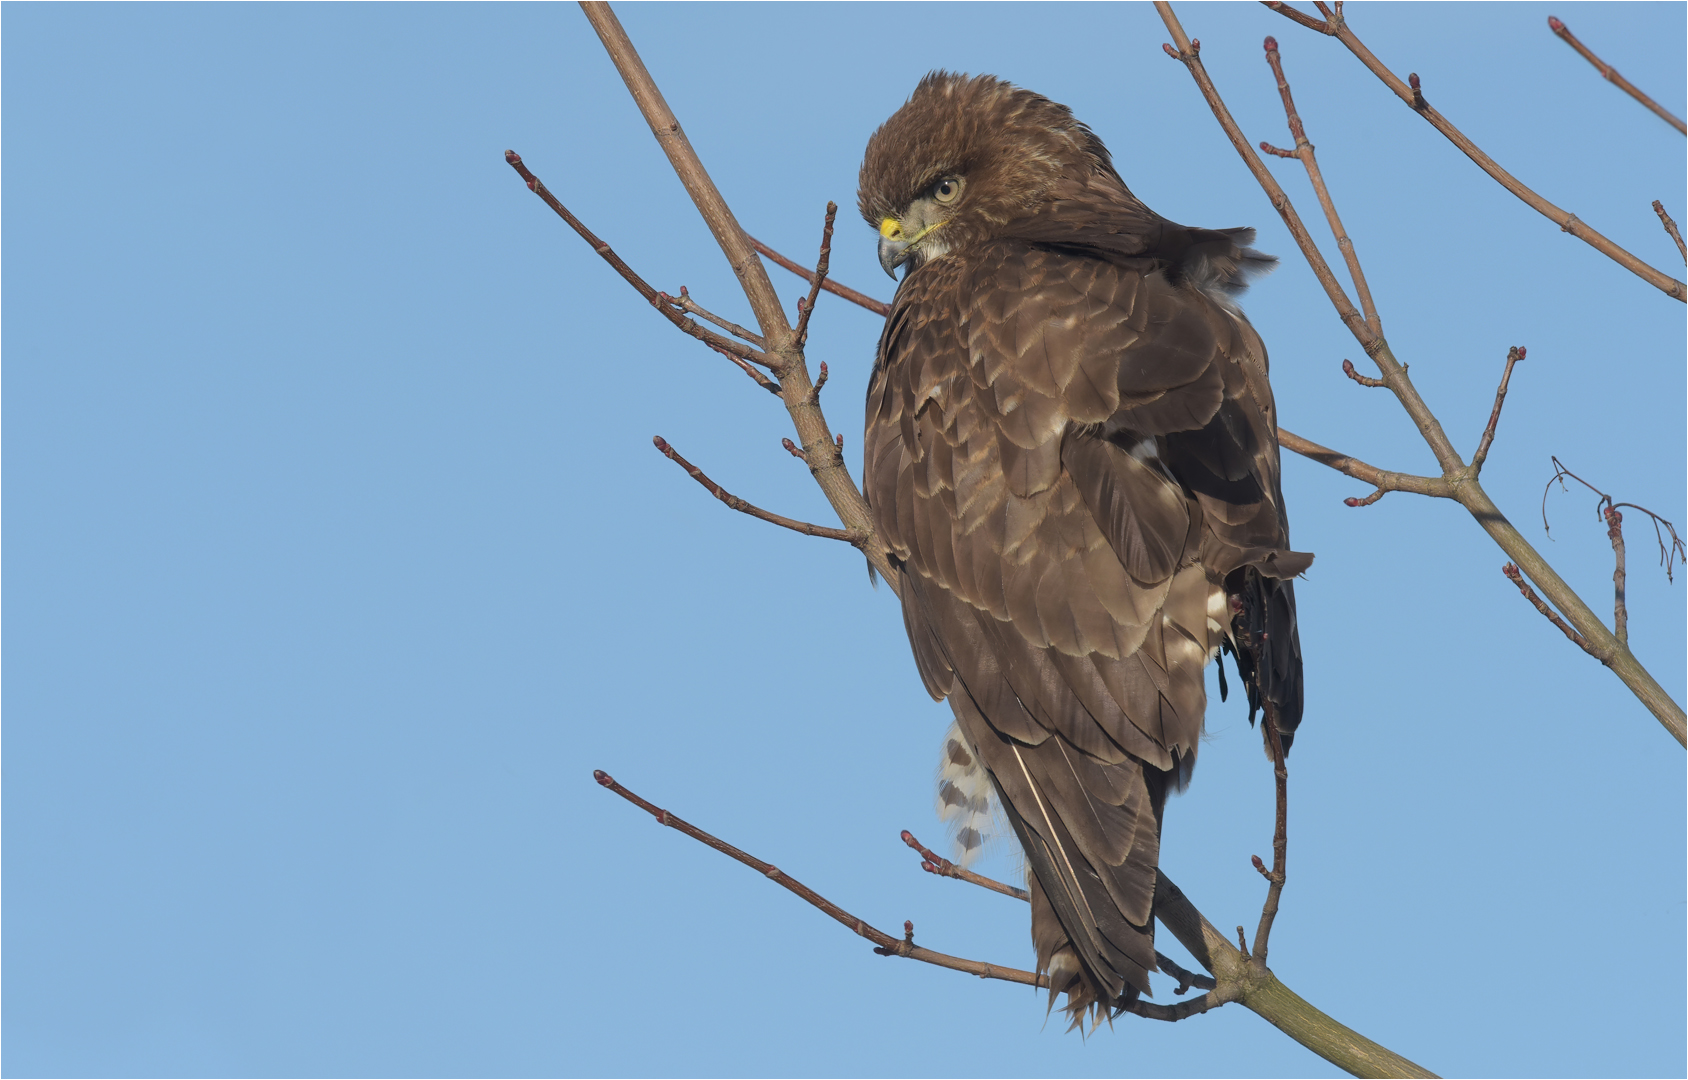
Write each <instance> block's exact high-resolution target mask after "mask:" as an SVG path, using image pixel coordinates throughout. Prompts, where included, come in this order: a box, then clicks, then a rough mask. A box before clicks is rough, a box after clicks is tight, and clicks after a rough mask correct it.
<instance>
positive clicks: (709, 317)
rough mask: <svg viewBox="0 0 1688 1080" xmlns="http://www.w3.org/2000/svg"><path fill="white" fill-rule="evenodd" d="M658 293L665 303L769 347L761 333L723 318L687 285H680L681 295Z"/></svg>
mask: <svg viewBox="0 0 1688 1080" xmlns="http://www.w3.org/2000/svg"><path fill="white" fill-rule="evenodd" d="M657 295H658V296H660V297H662V300H663V302H664V303H667V304H673V305H674V306H675V307H677V308H679V309H680V310H681V311H687V312H690V313H691V314H693V315H696V316H697V317H698V318H700V319H703V320H704V321H706V322H712V323H714V324H715V325H716V326H719V327H720V328H721V329H723V330H725V331H726V332H727V333H729V334H732V335H733V336H735V337H741V338H743V339H744V340H746V341H749V342H752V343H754V344H756V345H757V346H758V347H761V348H767V345H768V343H767V341H766V340H764V339H763V337H762V335H761V334H758V333H756V332H755V331H753V330H747V329H745V328H744V327H742V326H740V325H739V324H738V323H736V322H733V321H732V320H731V319H723V318H722V317H721V316H719V315H717V314H715V313H714V312H713V311H710V310H709V309H708V308H706V307H704V306H703V305H702V304H700V303H698V302H697V301H696V300H693V299H692V294H691V293H689V292H687V291H686V287H685V286H684V285H682V286H680V295H679V296H670V295H668V294H667V293H658V294H657Z"/></svg>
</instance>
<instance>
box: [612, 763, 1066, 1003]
mask: <svg viewBox="0 0 1688 1080" xmlns="http://www.w3.org/2000/svg"><path fill="white" fill-rule="evenodd" d="M592 778H593V779H594V780H596V781H597V782H598V783H599V785H601V786H603V787H606V788H608V789H609V790H611V791H613V792H615V793H616V794H617V795H620V796H621V797H622V798H624V799H626V800H627V801H628V802H630V803H632V804H633V805H634V806H637V807H639V808H640V809H641V810H643V811H645V812H646V813H648V814H650V815H651V816H653V817H655V818H656V820H657V823H658V824H660V825H667V826H668V827H669V828H671V829H678V830H679V831H680V832H683V833H685V834H686V835H687V836H689V837H691V838H692V839H693V840H696V841H698V842H699V843H701V844H704V845H706V846H708V847H712V848H714V849H715V850H716V851H719V852H720V853H721V854H723V855H726V856H727V857H728V858H731V859H736V860H738V861H739V862H741V863H743V864H744V865H746V866H748V867H750V868H751V869H752V870H755V871H756V872H757V873H759V874H761V875H762V876H763V877H766V878H768V879H769V880H770V881H772V882H774V883H775V884H777V885H780V886H782V887H784V888H786V889H789V890H790V891H791V892H794V893H796V894H797V895H798V896H799V897H801V898H802V899H803V900H804V901H805V902H807V903H808V904H810V905H812V906H813V907H816V908H819V909H820V910H821V911H822V912H824V913H825V914H826V915H827V916H828V917H830V918H832V919H834V920H836V921H837V922H839V923H841V924H843V925H844V926H846V927H848V928H849V929H850V930H851V931H852V932H854V933H856V934H858V935H860V936H861V937H864V938H867V939H868V940H869V941H871V942H873V943H874V945H875V946H876V948H875V949H874V950H873V951H874V952H876V953H878V954H879V955H881V956H901V957H906V958H907V959H910V960H919V961H921V962H922V963H926V964H935V965H937V966H938V967H944V968H949V969H950V970H951V971H965V972H966V973H967V974H969V975H977V976H978V977H979V978H981V979H1001V980H1002V981H1004V982H1014V983H1020V984H1022V985H1025V986H1037V987H1044V988H1047V987H1048V985H1049V983H1048V980H1047V979H1045V978H1044V977H1043V976H1041V975H1038V974H1036V973H1034V972H1030V971H1020V970H1018V969H1016V968H1011V967H1003V966H1002V965H1000V964H986V963H982V962H981V961H978V960H963V959H961V958H960V957H958V956H949V955H946V954H944V953H941V952H934V951H933V950H931V949H925V948H921V947H920V946H918V945H916V944H914V941H913V937H914V928H913V927H912V926H909V925H908V924H907V923H905V924H904V926H905V928H906V933H905V936H903V937H900V938H896V937H892V936H891V935H890V934H887V933H886V932H885V931H883V930H880V929H877V928H876V927H873V926H870V925H868V924H867V923H865V922H863V921H862V920H861V919H858V918H856V916H854V915H852V914H850V913H849V912H848V911H845V910H844V909H843V908H841V907H839V906H838V905H837V904H834V903H833V902H832V901H831V900H828V899H827V898H826V897H824V896H822V895H821V894H820V893H817V892H816V891H815V890H813V889H811V888H809V887H808V886H807V885H805V884H803V883H802V882H801V881H798V880H797V879H796V878H794V877H792V876H791V875H790V874H787V873H785V872H784V871H783V870H781V869H780V868H779V867H777V866H774V865H772V864H771V863H765V862H763V861H762V860H761V859H758V858H757V857H756V856H754V855H750V854H747V853H746V852H743V851H740V850H739V849H738V848H736V847H734V846H733V845H731V844H729V843H727V842H726V841H725V840H720V839H717V838H716V837H714V836H712V835H710V834H709V833H707V832H704V831H703V830H702V829H700V828H698V827H697V826H696V825H693V824H692V823H690V822H688V821H683V820H681V819H680V818H678V817H676V816H675V815H673V814H670V813H669V812H668V811H666V810H664V809H662V808H661V807H658V806H655V805H653V804H651V803H649V802H646V801H645V800H644V799H641V798H640V797H639V796H637V795H635V794H634V793H633V792H631V791H629V790H627V789H626V788H624V787H622V786H621V785H620V784H618V783H616V782H615V778H614V777H612V776H610V774H609V773H606V772H604V771H603V770H602V769H594V770H593V771H592Z"/></svg>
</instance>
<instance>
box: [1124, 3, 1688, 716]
mask: <svg viewBox="0 0 1688 1080" xmlns="http://www.w3.org/2000/svg"><path fill="white" fill-rule="evenodd" d="M1269 6H1272V7H1273V8H1274V10H1277V11H1279V12H1281V13H1283V14H1286V15H1288V14H1289V12H1290V10H1292V9H1287V8H1286V6H1285V5H1283V4H1275V5H1269ZM1155 9H1156V10H1157V11H1158V12H1159V13H1160V16H1161V21H1162V22H1164V23H1165V24H1166V28H1167V30H1168V31H1169V32H1170V33H1171V34H1172V38H1173V41H1174V42H1175V43H1176V48H1175V47H1174V46H1173V45H1164V46H1162V48H1164V49H1165V50H1166V52H1167V55H1169V56H1171V57H1172V58H1173V59H1175V60H1178V61H1179V62H1181V63H1182V64H1183V65H1184V66H1185V68H1186V69H1187V70H1188V71H1189V72H1190V75H1191V77H1192V78H1193V79H1194V80H1195V82H1196V86H1197V87H1198V88H1199V89H1200V90H1201V93H1202V96H1203V98H1205V99H1206V101H1207V103H1208V107H1209V108H1210V109H1211V110H1212V111H1213V115H1214V118H1215V119H1216V120H1218V121H1219V126H1220V127H1221V128H1222V129H1223V130H1224V132H1225V134H1226V137H1227V138H1229V139H1230V140H1231V145H1232V146H1234V147H1235V148H1236V150H1237V153H1238V154H1239V155H1241V157H1242V159H1243V162H1244V164H1246V165H1247V166H1248V169H1249V171H1250V172H1251V173H1252V174H1253V175H1254V177H1255V179H1256V180H1257V181H1258V182H1259V183H1260V186H1261V188H1263V189H1264V190H1265V192H1266V194H1267V196H1268V197H1269V198H1270V199H1271V201H1272V206H1273V208H1274V209H1276V210H1277V211H1278V214H1279V216H1280V217H1282V218H1283V220H1284V223H1285V225H1286V226H1287V227H1288V228H1289V231H1290V235H1291V236H1293V237H1294V238H1295V242H1296V245H1297V246H1298V247H1300V248H1301V253H1302V255H1303V256H1304V257H1305V258H1306V259H1307V262H1308V265H1309V266H1311V267H1312V269H1313V273H1314V276H1315V277H1317V278H1318V279H1319V283H1320V284H1321V285H1322V286H1323V287H1324V289H1325V293H1326V295H1327V296H1329V297H1330V300H1331V303H1332V304H1333V305H1334V306H1335V307H1336V310H1337V314H1338V316H1340V317H1341V319H1342V321H1343V323H1344V324H1346V325H1347V327H1348V329H1349V332H1350V333H1352V334H1353V335H1354V336H1355V338H1356V340H1358V341H1359V342H1360V344H1361V346H1362V347H1364V348H1365V350H1366V355H1368V356H1370V357H1371V358H1372V359H1373V360H1374V361H1375V362H1376V363H1377V366H1378V371H1379V373H1380V374H1381V375H1382V376H1383V382H1384V384H1385V385H1386V386H1387V387H1388V388H1389V390H1390V391H1391V392H1392V393H1394V395H1395V397H1396V400H1398V401H1399V402H1400V403H1401V407H1402V408H1403V409H1405V410H1406V412H1407V415H1408V416H1409V417H1411V418H1412V421H1413V424H1414V425H1415V426H1416V427H1417V428H1418V430H1419V434H1420V435H1421V436H1422V437H1423V438H1424V441H1425V443H1426V445H1428V446H1429V447H1430V451H1431V453H1432V454H1434V455H1435V457H1436V463H1437V465H1439V466H1440V467H1441V469H1442V476H1441V481H1442V482H1443V483H1444V484H1447V485H1448V487H1449V492H1450V494H1449V497H1451V498H1453V499H1455V500H1456V501H1458V502H1459V504H1460V505H1461V506H1464V507H1465V509H1466V511H1467V512H1469V513H1470V514H1471V516H1472V518H1473V519H1475V520H1476V522H1477V524H1478V525H1479V526H1480V527H1481V528H1482V529H1483V531H1485V532H1487V533H1488V534H1489V536H1490V537H1491V538H1492V539H1493V540H1494V541H1495V543H1496V544H1497V545H1499V547H1500V548H1501V550H1502V551H1504V552H1505V553H1506V554H1507V555H1508V556H1509V557H1510V558H1511V560H1512V561H1513V562H1514V563H1516V564H1517V565H1518V566H1519V567H1520V568H1521V569H1522V570H1523V572H1524V573H1526V574H1527V575H1528V576H1529V578H1530V580H1531V581H1533V582H1535V583H1536V585H1537V586H1538V587H1539V588H1540V589H1541V590H1542V591H1543V592H1544V593H1546V594H1547V595H1548V597H1549V598H1550V599H1551V600H1552V601H1553V603H1554V604H1555V605H1556V606H1557V607H1558V608H1559V610H1560V611H1562V612H1564V613H1565V616H1566V618H1568V619H1569V620H1570V622H1571V623H1572V624H1573V625H1574V626H1575V627H1576V628H1577V630H1578V631H1579V632H1580V633H1581V635H1582V637H1583V638H1584V639H1585V640H1586V641H1588V642H1590V643H1592V649H1593V650H1594V651H1593V655H1595V656H1597V657H1599V658H1600V659H1601V662H1602V663H1604V664H1606V666H1608V667H1610V668H1611V669H1612V672H1613V674H1615V675H1617V676H1618V678H1619V679H1620V680H1622V681H1623V683H1624V685H1625V686H1627V687H1629V689H1630V691H1631V692H1632V693H1633V694H1635V696H1636V697H1637V698H1638V699H1639V700H1640V701H1641V703H1642V704H1643V705H1645V706H1646V708H1647V710H1648V711H1649V712H1651V713H1652V714H1653V716H1654V718H1655V719H1657V720H1658V721H1659V723H1660V725H1661V726H1663V727H1664V729H1665V730H1666V731H1668V732H1670V734H1671V737H1672V738H1674V739H1675V740H1676V741H1677V742H1678V743H1679V744H1681V745H1683V746H1685V747H1688V714H1684V712H1683V710H1682V706H1681V705H1679V704H1677V703H1676V701H1675V700H1673V699H1672V698H1671V696H1670V695H1669V694H1668V693H1666V692H1665V689H1664V687H1662V686H1660V685H1659V682H1658V680H1657V679H1655V678H1654V677H1653V675H1652V673H1651V672H1649V671H1648V670H1647V669H1646V667H1645V666H1643V665H1642V663H1641V661H1640V660H1638V659H1637V658H1636V657H1635V655H1634V654H1633V653H1631V652H1630V651H1629V649H1628V647H1627V646H1625V645H1624V644H1623V643H1622V642H1620V641H1619V640H1618V639H1617V638H1616V637H1615V636H1613V634H1612V632H1611V631H1610V630H1608V629H1606V626H1605V624H1604V623H1602V622H1601V620H1600V617H1599V616H1597V615H1596V614H1595V613H1594V612H1593V611H1592V610H1591V609H1590V608H1589V606H1588V604H1586V603H1585V602H1584V601H1583V599H1582V598H1581V597H1580V596H1578V595H1577V593H1576V591H1575V590H1574V589H1572V588H1571V587H1570V585H1568V584H1566V582H1565V580H1564V579H1563V578H1561V577H1560V576H1559V574H1558V573H1557V572H1556V571H1555V570H1554V569H1553V567H1552V566H1551V565H1550V564H1549V563H1548V562H1547V560H1546V559H1544V558H1542V556H1541V554H1540V553H1539V552H1537V551H1536V550H1535V548H1533V547H1532V546H1531V545H1530V543H1529V541H1527V540H1526V539H1525V538H1524V536H1523V534H1521V533H1520V532H1519V531H1518V529H1517V528H1516V527H1515V526H1514V525H1513V524H1512V523H1511V522H1510V521H1508V520H1507V518H1506V515H1505V514H1503V513H1501V510H1500V508H1499V507H1498V506H1496V505H1495V504H1494V501H1493V500H1492V499H1490V498H1489V496H1488V493H1487V492H1485V491H1484V490H1483V487H1482V484H1481V483H1480V482H1479V481H1478V478H1477V477H1476V475H1474V474H1473V473H1472V471H1471V469H1470V467H1469V466H1468V465H1467V464H1466V463H1465V461H1464V460H1463V459H1462V458H1461V457H1460V455H1459V453H1458V451H1456V450H1455V449H1454V446H1453V443H1452V441H1451V440H1449V438H1448V435H1447V432H1446V431H1444V430H1443V429H1442V424H1441V421H1439V420H1438V419H1437V418H1436V416H1435V414H1434V413H1433V412H1431V410H1430V407H1429V406H1428V405H1427V404H1426V403H1425V401H1424V399H1423V397H1422V396H1420V394H1419V393H1418V390H1417V388H1416V387H1414V386H1413V384H1412V380H1411V379H1410V378H1409V377H1408V374H1407V368H1406V365H1405V364H1402V363H1401V362H1400V361H1399V360H1397V359H1396V358H1395V355H1394V353H1393V351H1391V349H1390V348H1389V343H1388V342H1387V341H1385V340H1384V339H1383V338H1382V337H1380V336H1378V335H1376V334H1373V333H1372V332H1371V328H1370V327H1369V326H1368V325H1367V324H1366V322H1365V319H1364V317H1363V316H1362V315H1361V314H1360V313H1359V312H1358V311H1356V310H1355V309H1354V306H1353V305H1352V304H1350V303H1349V302H1348V298H1347V296H1346V294H1345V293H1344V292H1343V291H1342V288H1341V286H1340V285H1338V284H1337V282H1336V279H1335V277H1334V275H1332V274H1331V271H1330V267H1329V265H1328V264H1327V263H1326V262H1325V259H1324V256H1323V254H1321V253H1320V251H1319V249H1318V245H1317V244H1315V243H1313V240H1312V237H1311V236H1310V235H1309V234H1308V232H1307V229H1306V227H1305V226H1303V225H1302V223H1301V219H1300V216H1299V215H1298V214H1296V212H1295V207H1294V205H1293V204H1292V203H1291V202H1290V199H1289V196H1288V195H1286V194H1285V193H1284V190H1283V188H1281V187H1280V186H1279V185H1278V183H1277V181H1276V180H1275V179H1273V177H1272V175H1271V173H1270V172H1269V171H1268V170H1267V169H1266V166H1265V164H1264V163H1263V162H1262V161H1261V160H1260V156H1259V155H1258V154H1257V153H1255V150H1254V147H1253V145H1252V144H1251V143H1250V142H1249V141H1248V140H1247V138H1245V137H1244V136H1243V133H1242V130H1241V129H1240V128H1239V127H1238V126H1237V123H1236V121H1235V120H1234V119H1233V118H1232V117H1231V112H1230V110H1229V109H1228V108H1227V107H1226V105H1225V102H1224V101H1223V100H1222V99H1221V98H1220V96H1219V92H1218V90H1217V89H1215V88H1214V85H1213V80H1212V79H1211V78H1210V77H1209V76H1208V74H1207V69H1206V67H1205V66H1204V65H1203V64H1202V60H1201V45H1200V42H1196V41H1192V40H1191V39H1190V38H1189V36H1188V35H1186V34H1185V33H1184V28H1183V26H1182V25H1180V24H1179V22H1178V18H1177V16H1176V15H1174V14H1173V11H1172V5H1171V4H1169V3H1166V2H1165V0H1155ZM1319 10H1320V11H1321V12H1322V13H1324V14H1325V20H1324V22H1323V24H1322V26H1323V29H1322V30H1321V32H1323V33H1328V34H1332V35H1334V36H1337V37H1339V38H1341V39H1342V40H1343V42H1344V43H1345V44H1347V45H1348V46H1349V48H1350V49H1352V50H1354V51H1355V54H1356V55H1357V56H1360V58H1361V60H1362V61H1365V62H1366V63H1367V66H1368V67H1372V69H1373V70H1374V71H1375V72H1378V73H1379V77H1380V78H1384V81H1385V82H1386V83H1390V85H1391V87H1394V86H1396V85H1397V84H1399V85H1400V90H1399V91H1398V92H1400V93H1402V94H1403V96H1404V97H1405V99H1406V100H1408V101H1409V103H1410V102H1411V100H1412V98H1413V94H1414V91H1413V90H1411V89H1410V88H1408V87H1407V86H1406V85H1405V84H1401V83H1400V80H1398V79H1395V77H1394V76H1393V75H1392V74H1390V73H1389V72H1388V69H1386V68H1383V66H1382V65H1381V64H1380V63H1378V62H1377V59H1376V57H1373V56H1371V54H1370V53H1369V52H1366V51H1365V46H1364V45H1362V44H1360V42H1359V40H1358V39H1357V38H1355V37H1354V35H1353V34H1352V33H1351V32H1350V31H1348V30H1347V28H1346V26H1345V24H1344V23H1343V19H1342V11H1341V5H1340V4H1338V5H1337V7H1336V10H1334V11H1333V10H1331V9H1330V8H1327V7H1326V6H1325V5H1324V4H1323V3H1320V5H1319ZM1298 21H1300V22H1302V23H1303V24H1304V25H1311V24H1312V23H1313V22H1316V20H1309V19H1306V18H1303V19H1300V20H1298ZM1314 29H1319V27H1318V26H1314ZM1390 80H1394V81H1393V82H1390ZM1421 111H1424V112H1426V113H1427V115H1428V114H1432V113H1434V112H1435V110H1433V109H1430V108H1429V106H1425V107H1424V109H1423V110H1421ZM1437 120H1438V122H1440V123H1442V124H1445V123H1446V122H1445V121H1441V120H1440V117H1439V114H1438V116H1437ZM1448 127H1449V128H1450V129H1451V125H1448ZM1456 134H1457V132H1456ZM1450 137H1452V136H1450ZM1459 138H1460V139H1464V136H1459ZM1466 145H1469V141H1467V142H1466ZM1471 152H1472V153H1473V154H1475V155H1481V154H1482V151H1480V150H1477V149H1476V148H1475V147H1472V148H1471ZM1473 160H1478V158H1476V157H1474V158H1473ZM1483 160H1487V158H1486V156H1485V157H1483ZM1479 163H1481V162H1479ZM1496 168H1497V169H1498V168H1499V167H1498V166H1496ZM1509 179H1510V177H1509ZM1513 182H1514V183H1516V181H1513ZM1520 187H1521V185H1520ZM1526 190H1527V189H1526ZM1530 194H1531V197H1532V198H1539V197H1537V196H1534V193H1533V192H1532V193H1530ZM1526 201H1529V200H1526ZM1555 209H1557V208H1555ZM1561 213H1562V211H1561ZM1602 239H1603V238H1602ZM1591 242H1592V241H1591ZM1613 246H1614V247H1615V245H1613ZM1617 250H1620V251H1621V249H1617ZM1623 254H1625V255H1626V256H1627V254H1628V253H1627V252H1625V253H1623ZM1629 258H1630V259H1631V260H1632V261H1633V259H1634V257H1633V256H1629ZM1620 261H1621V260H1620ZM1626 265H1627V264H1626ZM1638 265H1640V264H1639V263H1638ZM1638 272H1639V271H1638ZM1649 272H1650V273H1653V274H1655V275H1656V274H1657V272H1656V271H1651V270H1650V268H1649ZM1642 276H1644V277H1645V276H1646V275H1642ZM1655 284H1657V282H1655ZM1672 284H1674V286H1675V288H1676V290H1677V291H1676V292H1674V293H1672V295H1677V296H1679V298H1680V297H1681V295H1682V290H1683V286H1682V284H1681V283H1680V282H1673V283H1672ZM1660 287H1661V288H1663V287H1664V286H1662V285H1661V286H1660ZM1667 291H1669V290H1667ZM1286 445H1288V444H1286ZM1291 449H1295V447H1293V446H1292V447H1291ZM1318 449H1319V450H1321V451H1324V453H1325V454H1326V455H1327V456H1328V457H1330V458H1331V459H1332V462H1334V461H1337V460H1346V461H1351V460H1352V459H1345V458H1344V455H1340V454H1335V453H1334V452H1332V451H1328V450H1325V449H1324V448H1323V447H1319V448H1318ZM1309 456H1315V455H1309ZM1315 460H1322V459H1321V458H1318V457H1317V456H1315ZM1333 467H1335V466H1334V465H1333ZM1343 471H1344V472H1348V471H1349V470H1348V469H1343ZM1350 475H1354V474H1353V473H1350ZM1411 479H1412V480H1414V481H1417V482H1424V481H1428V480H1429V479H1430V478H1427V477H1416V478H1411ZM1384 490H1392V489H1389V488H1385V487H1384V486H1383V485H1379V492H1381V491H1384ZM1403 490H1411V489H1410V488H1403ZM1425 493H1426V494H1429V493H1430V492H1425ZM1437 494H1440V492H1437ZM1379 497H1381V495H1380V494H1379V493H1378V492H1374V493H1373V495H1372V496H1368V497H1367V498H1366V499H1356V500H1353V501H1352V502H1351V503H1350V505H1356V506H1363V505H1366V504H1367V503H1368V502H1375V501H1376V499H1377V498H1379Z"/></svg>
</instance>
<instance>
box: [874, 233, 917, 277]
mask: <svg viewBox="0 0 1688 1080" xmlns="http://www.w3.org/2000/svg"><path fill="white" fill-rule="evenodd" d="M909 254H910V252H909V242H908V241H907V240H893V239H891V238H890V237H889V236H881V237H880V238H879V265H880V266H882V267H884V268H885V272H886V273H887V274H889V275H890V276H891V280H892V281H895V280H897V267H899V266H901V265H903V263H905V262H907V261H908V257H909Z"/></svg>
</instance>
